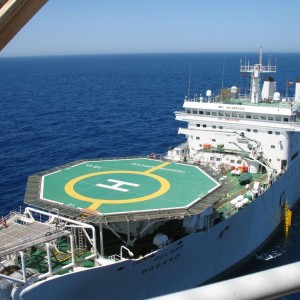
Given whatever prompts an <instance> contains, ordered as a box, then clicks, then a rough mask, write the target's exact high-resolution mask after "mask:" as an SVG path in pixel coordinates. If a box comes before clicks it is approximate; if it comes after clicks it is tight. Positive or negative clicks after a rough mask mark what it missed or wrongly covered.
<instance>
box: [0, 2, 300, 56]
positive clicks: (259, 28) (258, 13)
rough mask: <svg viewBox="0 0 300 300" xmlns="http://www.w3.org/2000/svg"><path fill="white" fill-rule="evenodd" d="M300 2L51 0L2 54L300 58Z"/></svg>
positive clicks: (0, 54)
mask: <svg viewBox="0 0 300 300" xmlns="http://www.w3.org/2000/svg"><path fill="white" fill-rule="evenodd" d="M299 19H300V0H49V1H48V3H47V4H46V5H45V6H44V7H43V8H42V9H41V10H40V11H39V12H38V13H37V14H36V15H35V16H34V17H33V18H32V19H31V21H30V22H29V23H28V24H27V25H25V27H24V28H23V29H22V30H21V31H20V32H19V33H18V35H17V36H16V37H15V38H14V39H13V40H12V41H11V42H10V44H9V45H8V46H6V48H4V50H3V51H2V52H1V53H0V56H23V55H60V54H98V53H99V54H101V53H163V52H207V51H214V52H221V51H226V52H227V51H234V52H241V51H247V52H248V51H251V52H254V51H255V52H257V51H258V49H259V47H260V46H263V48H264V50H266V51H271V52H300V38H299V36H300V32H299V29H300V25H299Z"/></svg>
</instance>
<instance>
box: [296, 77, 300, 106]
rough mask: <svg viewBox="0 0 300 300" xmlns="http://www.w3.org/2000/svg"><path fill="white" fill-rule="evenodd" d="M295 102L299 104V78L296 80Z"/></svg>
mask: <svg viewBox="0 0 300 300" xmlns="http://www.w3.org/2000/svg"><path fill="white" fill-rule="evenodd" d="M295 102H297V103H300V76H299V77H297V79H296V88H295Z"/></svg>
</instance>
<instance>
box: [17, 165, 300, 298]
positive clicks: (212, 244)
mask: <svg viewBox="0 0 300 300" xmlns="http://www.w3.org/2000/svg"><path fill="white" fill-rule="evenodd" d="M298 165H299V159H298V161H297V162H294V164H293V165H292V166H291V167H290V169H289V172H286V173H284V174H283V175H281V176H280V177H279V178H278V179H277V180H276V181H275V182H274V183H273V185H272V186H271V187H270V188H269V189H267V190H266V191H265V192H264V193H263V194H262V195H260V196H259V197H258V198H257V199H256V200H255V201H253V202H252V203H251V204H249V205H248V206H246V207H244V208H243V209H241V210H240V211H239V212H238V213H236V214H235V215H233V216H232V217H230V218H229V219H227V220H224V221H223V222H221V223H219V224H217V225H215V226H213V227H212V228H210V229H209V230H208V231H201V232H195V233H192V234H190V235H188V236H186V237H184V238H183V239H181V240H179V241H176V242H174V243H172V244H170V245H168V246H166V247H165V248H163V249H161V250H159V251H157V252H156V253H154V254H152V255H150V256H146V257H144V258H141V259H139V260H124V261H120V262H118V263H115V264H112V265H108V266H102V267H95V268H91V269H88V270H83V271H79V272H74V273H70V274H67V275H63V276H57V277H52V278H49V279H47V280H45V281H42V282H38V283H35V284H33V285H31V286H28V287H24V288H23V289H22V290H21V289H19V290H17V291H16V293H15V298H14V299H22V300H37V299H44V300H47V299H53V298H55V299H141V298H150V297H155V296H158V295H162V294H167V293H172V292H176V291H180V290H184V289H188V288H193V287H196V286H197V285H201V284H203V283H205V282H207V281H208V280H210V279H212V278H214V277H216V276H218V275H219V274H222V273H224V272H226V271H227V270H228V269H230V268H232V267H234V266H235V265H237V264H239V263H240V262H241V261H243V260H245V259H246V258H248V257H249V256H251V254H253V253H254V252H255V251H256V250H257V249H259V248H260V247H261V246H262V245H263V244H264V243H265V242H266V241H267V240H268V239H269V238H270V237H271V236H272V234H273V233H274V231H275V230H276V229H277V228H278V226H279V224H280V222H281V219H282V208H283V205H284V202H285V200H287V201H288V204H289V206H290V207H292V206H293V205H294V204H296V202H297V200H298V195H300V185H299V182H300V168H299V167H298ZM292 175H293V176H292Z"/></svg>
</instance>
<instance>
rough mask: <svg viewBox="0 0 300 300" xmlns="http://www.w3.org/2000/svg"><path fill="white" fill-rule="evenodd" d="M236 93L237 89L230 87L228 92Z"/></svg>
mask: <svg viewBox="0 0 300 300" xmlns="http://www.w3.org/2000/svg"><path fill="white" fill-rule="evenodd" d="M237 91H238V88H237V87H236V86H232V87H231V89H230V92H231V93H232V94H236V93H237Z"/></svg>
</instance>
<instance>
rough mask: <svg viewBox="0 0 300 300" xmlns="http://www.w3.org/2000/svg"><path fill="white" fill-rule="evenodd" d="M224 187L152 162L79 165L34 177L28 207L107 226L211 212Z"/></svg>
mask: <svg viewBox="0 0 300 300" xmlns="http://www.w3.org/2000/svg"><path fill="white" fill-rule="evenodd" d="M220 186H221V184H219V183H218V181H217V180H215V179H214V178H212V177H211V176H210V175H208V173H206V172H205V171H203V170H202V169H201V168H199V167H198V166H194V165H188V164H182V163H174V162H169V161H162V160H156V159H149V158H131V159H109V160H90V161H77V162H73V163H70V164H68V165H64V166H61V167H58V168H56V169H53V170H49V171H45V172H43V173H39V174H35V175H32V176H30V177H29V180H28V184H27V189H26V195H25V202H26V203H27V204H30V205H34V206H37V207H41V208H43V209H48V210H53V209H54V208H55V209H58V210H59V212H60V213H61V214H64V215H67V216H68V217H77V216H84V217H85V219H86V221H91V222H97V223H99V222H100V223H102V222H103V223H104V222H119V221H129V220H142V219H153V218H165V217H169V218H176V217H178V216H184V215H191V214H195V213H199V212H201V211H203V210H205V209H206V208H207V207H209V206H211V205H212V204H213V200H212V199H211V200H209V201H206V200H205V199H206V198H207V196H208V195H209V194H211V193H212V192H213V191H214V190H216V189H218V188H219V187H220ZM215 200H216V199H215Z"/></svg>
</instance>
